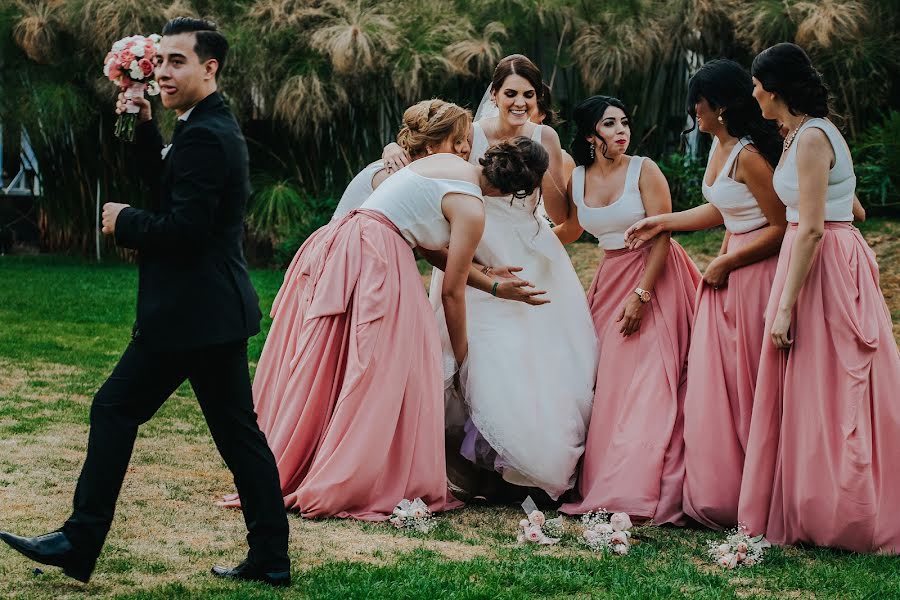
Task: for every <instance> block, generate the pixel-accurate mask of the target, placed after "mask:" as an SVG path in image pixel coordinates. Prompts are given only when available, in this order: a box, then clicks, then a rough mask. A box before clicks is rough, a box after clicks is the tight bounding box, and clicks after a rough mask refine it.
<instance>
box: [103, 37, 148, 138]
mask: <svg viewBox="0 0 900 600" xmlns="http://www.w3.org/2000/svg"><path fill="white" fill-rule="evenodd" d="M159 40H160V37H159V36H158V35H157V34H155V33H154V34H151V35H150V36H148V37H144V36H142V35H132V36H130V37H127V38H123V39H121V40H119V41H118V42H116V43H115V44H113V46H112V50H110V51H109V53H108V54H107V55H106V58H105V59H104V60H103V75H105V76H106V77H107V78H108V79H109V80H110V81H111V82H113V83H114V84H115V85H116V86H117V87H118V88H119V91H121V92H123V93H124V94H125V101H126V105H125V112H124V113H122V114H121V115H119V118H118V119H117V120H116V137H118V138H120V139H123V140H125V141H127V142H133V141H134V127H135V124H136V123H137V115H138V113H139V112H140V108H139V107H137V106H135V105H134V104H133V103H132V102H128V101H129V100H132V99H134V98H143V97H144V92H147V93H148V94H149V95H151V96H156V95H157V94H159V85H157V83H156V80H155V79H153V69H154V65H155V59H156V54H157V53H158V52H159Z"/></svg>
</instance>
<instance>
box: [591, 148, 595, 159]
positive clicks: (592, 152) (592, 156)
mask: <svg viewBox="0 0 900 600" xmlns="http://www.w3.org/2000/svg"><path fill="white" fill-rule="evenodd" d="M595 154H596V151H595V150H594V145H593V144H591V160H594V155H595Z"/></svg>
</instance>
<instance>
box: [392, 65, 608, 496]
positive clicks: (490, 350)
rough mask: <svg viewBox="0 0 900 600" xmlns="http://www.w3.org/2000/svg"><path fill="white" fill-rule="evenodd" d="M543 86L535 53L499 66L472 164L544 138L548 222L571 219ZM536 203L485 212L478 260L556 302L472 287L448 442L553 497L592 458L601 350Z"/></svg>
mask: <svg viewBox="0 0 900 600" xmlns="http://www.w3.org/2000/svg"><path fill="white" fill-rule="evenodd" d="M538 90H542V81H541V75H540V72H539V71H538V69H537V67H536V66H535V65H534V64H533V63H532V62H531V61H530V60H529V59H528V58H526V57H524V56H521V55H512V56H509V57H507V58H505V59H503V60H502V61H500V63H499V64H498V65H497V68H496V70H495V72H494V78H493V81H492V83H491V91H490V95H491V99H492V103H493V104H496V106H497V110H496V111H495V112H496V113H497V114H496V116H484V115H483V114H482V113H483V111H482V110H479V113H478V114H477V115H476V119H477V122H476V123H475V125H474V131H473V140H472V151H471V154H470V158H469V160H470V162H473V163H476V164H477V161H478V159H480V158H481V157H483V156H484V152H485V150H486V149H487V148H488V147H489V146H490V145H491V144H495V143H497V142H499V141H501V140H503V139H507V138H510V137H514V136H518V135H524V136H526V137H530V138H531V139H533V140H535V141H539V142H540V143H541V144H542V145H543V146H544V147H545V149H546V150H547V151H548V154H549V155H550V169H549V170H548V171H547V175H546V176H545V177H544V182H543V185H542V193H541V196H543V199H544V202H545V204H546V210H547V213H548V214H549V216H550V218H552V219H553V220H554V221H556V222H563V221H565V220H566V216H567V211H568V207H567V202H566V198H565V183H564V182H563V175H562V150H561V148H560V143H559V137H558V135H557V134H556V132H555V131H554V130H553V129H551V128H549V127H545V126H541V125H536V124H534V123H531V122H530V121H529V120H528V119H529V114H530V113H531V112H532V111H533V109H534V107H535V105H536V104H537V100H538V98H537V94H538ZM397 159H398V156H397V153H393V154H392V151H391V149H390V148H389V149H388V150H386V153H385V162H386V163H388V164H389V163H390V162H391V161H396V160H397ZM539 201H540V197H539V196H538V194H532V195H529V196H527V197H524V198H512V197H511V198H510V199H509V200H507V201H505V202H493V203H491V206H490V207H486V211H485V212H486V222H485V229H484V235H483V236H482V239H481V243H480V244H479V246H478V249H477V251H476V253H475V256H476V259H477V261H478V263H480V264H483V265H509V264H515V265H520V266H521V267H522V268H523V270H522V272H521V273H520V275H521V277H522V278H523V279H526V280H527V281H529V282H531V283H532V284H533V285H534V286H535V287H536V288H537V289H540V290H544V291H546V292H547V296H548V297H549V299H550V303H549V304H545V305H543V306H527V305H525V304H523V303H517V302H510V301H507V300H502V299H498V298H495V297H492V296H490V295H488V294H483V293H478V292H477V291H475V290H471V289H469V290H467V294H468V295H467V297H466V306H467V327H468V335H469V354H468V357H467V359H466V361H465V363H464V364H463V365H462V368H461V369H460V372H459V378H458V380H459V384H461V385H458V386H452V387H449V388H448V393H447V398H446V399H447V403H448V405H447V427H448V440H451V442H449V443H452V444H454V445H456V444H457V443H459V442H460V438H463V439H462V440H461V448H460V447H459V446H458V445H457V446H456V447H454V448H448V451H449V450H453V451H460V452H461V453H462V454H463V456H465V457H466V458H467V459H468V460H469V461H471V462H473V463H475V464H476V465H479V466H481V467H484V468H487V469H491V470H495V471H497V472H499V473H500V474H501V475H502V476H503V479H505V480H506V481H508V482H510V483H512V484H515V485H519V486H527V487H538V488H541V489H543V490H544V491H545V492H546V493H547V494H548V495H549V496H550V497H551V498H553V499H556V498H558V497H559V496H560V495H561V494H563V493H564V492H565V491H566V490H568V489H570V488H571V487H572V486H573V485H574V482H575V469H576V467H577V465H578V460H579V459H580V457H581V455H582V453H583V451H584V441H585V435H586V430H587V424H588V419H589V418H590V414H591V405H592V401H593V395H594V393H593V390H594V379H595V376H596V371H597V343H596V338H595V333H594V327H593V322H592V321H591V315H590V312H589V310H588V305H587V300H586V298H585V294H584V290H583V288H582V286H581V283H580V282H579V280H578V276H577V275H576V273H575V270H574V269H573V267H572V263H571V261H570V260H569V256H568V254H567V253H566V251H565V249H564V248H563V246H562V244H560V242H559V240H558V239H557V237H556V235H555V234H554V233H553V231H552V230H551V229H550V227H549V226H548V224H547V222H546V220H545V219H543V218H540V217H539V216H538V214H537V208H538V203H539ZM442 277H443V274H442V273H441V271H439V270H437V269H435V270H434V272H433V274H432V279H431V299H432V306H434V308H435V313H436V315H437V317H438V321H439V324H440V325H441V327H440V329H441V331H442V335H443V338H444V368H445V376H446V377H447V379H448V380H450V379H452V377H453V374H454V373H455V371H456V370H457V365H456V362H455V360H454V358H453V352H452V350H451V348H450V346H449V338H448V337H447V333H446V324H445V320H444V315H443V311H442V309H441V308H440V306H441V303H440V289H441V281H442ZM460 391H461V396H462V398H460ZM454 428H455V430H454ZM450 459H451V456H450V453H449V452H448V460H450ZM451 466H453V465H451ZM448 474H449V475H450V477H451V483H452V484H455V486H456V487H462V488H463V491H465V492H468V493H471V494H473V495H482V493H483V490H479V489H472V488H471V487H470V485H467V484H466V483H465V482H462V481H461V479H462V477H455V476H461V475H462V474H461V473H459V472H458V469H454V468H449V467H448ZM466 488H468V489H466ZM484 495H487V494H484Z"/></svg>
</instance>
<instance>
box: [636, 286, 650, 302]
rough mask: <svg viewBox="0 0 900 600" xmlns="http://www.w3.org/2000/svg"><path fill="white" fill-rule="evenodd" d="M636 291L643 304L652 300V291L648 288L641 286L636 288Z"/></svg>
mask: <svg viewBox="0 0 900 600" xmlns="http://www.w3.org/2000/svg"><path fill="white" fill-rule="evenodd" d="M634 293H635V294H637V295H638V298H640V299H641V304H647V303H648V302H650V292H648V291H647V290H642V289H641V288H639V287H638V288H634Z"/></svg>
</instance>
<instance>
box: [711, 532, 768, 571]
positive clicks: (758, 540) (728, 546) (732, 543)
mask: <svg viewBox="0 0 900 600" xmlns="http://www.w3.org/2000/svg"><path fill="white" fill-rule="evenodd" d="M770 545H771V544H769V542H768V540H766V538H764V537H763V536H761V535H758V536H755V537H751V536H750V534H748V533H747V531H746V530H745V529H744V528H742V527H738V528H737V529H734V530H732V531H730V532H729V535H728V537H726V538H725V541H724V542H716V541H711V542H709V549H708V550H707V554H709V557H710V558H711V559H712V560H714V561H715V563H716V564H717V565H719V566H720V567H723V568H725V569H736V568H738V567H752V566H753V565H757V564H759V563H760V562H762V559H763V553H764V552H765V550H766V548H768V547H769V546H770Z"/></svg>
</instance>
